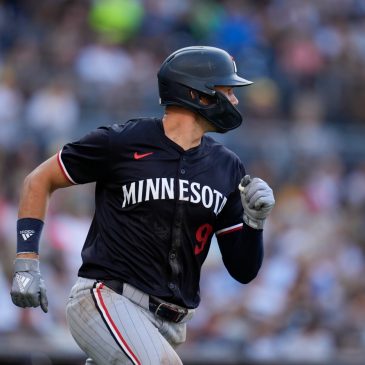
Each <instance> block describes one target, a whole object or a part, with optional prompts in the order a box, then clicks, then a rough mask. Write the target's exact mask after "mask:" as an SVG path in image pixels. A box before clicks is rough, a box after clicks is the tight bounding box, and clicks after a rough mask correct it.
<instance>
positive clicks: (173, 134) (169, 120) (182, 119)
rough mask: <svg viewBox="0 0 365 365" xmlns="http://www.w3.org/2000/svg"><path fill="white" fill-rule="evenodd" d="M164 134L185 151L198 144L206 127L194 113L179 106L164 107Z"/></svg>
mask: <svg viewBox="0 0 365 365" xmlns="http://www.w3.org/2000/svg"><path fill="white" fill-rule="evenodd" d="M162 123H163V127H164V131H165V135H166V136H167V137H168V138H169V139H171V140H172V141H174V142H175V143H176V144H178V145H179V146H180V147H182V148H183V149H184V150H185V151H186V150H189V149H190V148H193V147H196V146H199V145H200V142H201V139H202V137H203V135H204V133H205V132H207V128H206V125H205V123H204V122H203V121H202V120H201V118H199V117H198V116H197V115H196V113H193V112H191V111H190V110H187V109H184V108H180V107H169V108H167V109H166V112H165V115H164V117H163V119H162Z"/></svg>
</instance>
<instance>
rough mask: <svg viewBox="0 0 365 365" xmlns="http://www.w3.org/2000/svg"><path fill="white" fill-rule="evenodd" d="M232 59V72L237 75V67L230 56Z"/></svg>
mask: <svg viewBox="0 0 365 365" xmlns="http://www.w3.org/2000/svg"><path fill="white" fill-rule="evenodd" d="M231 58H232V63H233V69H234V72H235V73H237V66H236V62H235V61H234V58H233V57H232V56H231Z"/></svg>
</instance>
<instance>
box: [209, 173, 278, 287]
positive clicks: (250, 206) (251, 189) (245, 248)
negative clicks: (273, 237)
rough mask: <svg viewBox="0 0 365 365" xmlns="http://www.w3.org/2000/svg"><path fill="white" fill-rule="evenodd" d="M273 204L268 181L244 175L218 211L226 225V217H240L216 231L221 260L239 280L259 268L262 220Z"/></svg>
mask: <svg viewBox="0 0 365 365" xmlns="http://www.w3.org/2000/svg"><path fill="white" fill-rule="evenodd" d="M274 204H275V199H274V195H273V192H272V189H271V188H270V187H269V185H268V184H267V183H266V182H265V181H263V180H261V179H259V178H253V179H251V178H250V177H249V176H248V175H246V176H245V177H244V178H243V179H242V180H241V183H240V185H239V189H237V191H236V192H234V193H233V194H232V196H231V197H230V199H229V202H228V203H227V204H226V206H225V208H224V211H223V212H222V213H223V216H222V217H221V220H222V221H223V222H225V225H226V226H227V222H229V221H231V222H233V221H236V222H237V219H240V220H241V223H239V224H236V225H228V227H229V226H230V227H231V229H229V228H228V229H221V230H219V231H218V232H216V235H217V239H218V244H219V247H220V250H221V253H222V258H223V262H224V264H225V266H226V268H227V270H228V272H229V273H230V274H231V276H232V277H233V278H235V279H236V280H238V281H239V282H241V283H248V282H250V281H251V280H253V279H254V278H255V277H256V276H257V274H258V272H259V270H260V268H261V265H262V260H263V256H264V246H263V228H264V223H265V220H266V218H267V216H268V215H269V213H270V212H271V210H272V208H273V206H274ZM238 216H239V217H240V218H238ZM242 220H243V222H242ZM221 224H222V223H221Z"/></svg>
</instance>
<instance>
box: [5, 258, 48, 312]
mask: <svg viewBox="0 0 365 365" xmlns="http://www.w3.org/2000/svg"><path fill="white" fill-rule="evenodd" d="M10 295H11V299H12V301H13V303H14V304H15V305H16V306H18V307H22V308H27V307H38V306H39V305H40V306H41V308H42V310H43V312H45V313H47V312H48V300H47V295H46V287H45V285H44V281H43V279H42V276H41V273H40V271H39V260H37V259H26V258H17V259H15V261H14V276H13V284H12V287H11V292H10Z"/></svg>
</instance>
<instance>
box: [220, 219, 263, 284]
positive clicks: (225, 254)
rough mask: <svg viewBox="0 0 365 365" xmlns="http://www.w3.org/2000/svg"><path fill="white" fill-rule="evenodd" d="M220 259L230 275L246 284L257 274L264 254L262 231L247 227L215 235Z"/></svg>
mask: <svg viewBox="0 0 365 365" xmlns="http://www.w3.org/2000/svg"><path fill="white" fill-rule="evenodd" d="M217 240H218V245H219V248H220V251H221V253H222V259H223V263H224V265H225V267H226V268H227V270H228V272H229V273H230V275H231V276H232V277H233V278H234V279H236V280H237V281H239V282H240V283H243V284H246V283H248V282H250V281H251V280H253V279H254V278H255V277H256V275H257V274H258V272H259V270H260V268H261V265H262V260H263V256H264V247H263V231H262V230H257V229H253V228H251V227H249V226H248V225H246V224H245V223H243V224H242V229H240V230H235V231H231V232H229V233H227V234H224V233H222V234H220V235H217Z"/></svg>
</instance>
